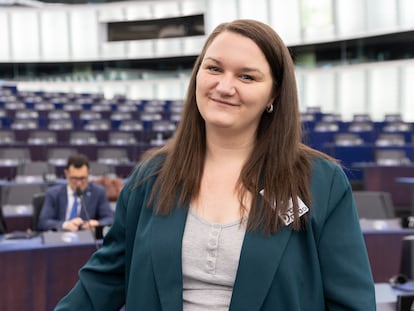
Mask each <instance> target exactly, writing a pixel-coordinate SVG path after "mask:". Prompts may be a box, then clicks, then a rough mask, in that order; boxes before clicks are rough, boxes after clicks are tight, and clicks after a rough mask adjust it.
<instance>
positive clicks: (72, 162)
mask: <svg viewBox="0 0 414 311" xmlns="http://www.w3.org/2000/svg"><path fill="white" fill-rule="evenodd" d="M84 165H86V166H87V168H88V169H89V160H88V157H87V156H86V155H84V154H73V155H71V156H69V158H68V162H67V164H66V169H69V167H71V166H73V167H75V168H80V167H82V166H84Z"/></svg>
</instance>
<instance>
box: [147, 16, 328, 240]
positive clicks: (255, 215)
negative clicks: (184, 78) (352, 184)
mask: <svg viewBox="0 0 414 311" xmlns="http://www.w3.org/2000/svg"><path fill="white" fill-rule="evenodd" d="M225 31H228V32H233V33H237V34H240V35H242V36H245V37H247V38H250V39H251V40H253V41H254V42H255V43H256V44H257V46H258V47H259V48H260V50H261V51H262V52H263V54H264V55H265V57H266V60H267V62H268V63H269V67H270V68H271V73H272V78H273V92H274V98H275V99H274V102H273V106H274V110H273V112H272V113H267V112H264V113H263V115H262V118H261V121H260V123H259V126H258V129H257V137H256V145H255V148H254V150H253V152H252V154H250V156H249V158H248V160H247V161H246V163H245V164H244V167H243V168H242V171H241V173H240V177H239V187H238V189H240V193H239V197H240V202H243V197H244V196H245V195H246V193H247V192H249V193H251V194H252V196H253V200H252V206H251V207H250V211H249V218H248V219H249V220H248V224H247V230H256V229H259V228H260V229H262V230H264V231H265V232H267V233H274V232H276V231H277V230H278V229H279V228H280V227H281V225H282V222H281V219H280V218H279V217H278V215H280V214H281V213H283V212H285V211H286V209H287V203H288V202H289V200H290V198H293V209H294V216H295V217H294V222H293V224H292V226H293V228H294V229H295V230H299V229H300V228H301V220H300V218H299V216H298V204H297V200H296V198H297V197H300V198H301V199H302V201H304V202H305V203H306V204H307V205H308V206H309V207H310V205H311V195H310V172H311V162H310V158H311V156H322V157H325V158H329V157H328V156H326V155H324V154H322V153H320V152H318V151H316V150H313V149H311V148H309V147H307V146H305V145H303V144H302V143H301V139H302V131H301V122H300V113H299V105H298V95H297V88H296V79H295V74H294V64H293V61H292V59H291V56H290V53H289V50H288V49H287V47H286V46H285V44H284V43H283V41H282V40H281V38H280V37H279V36H278V35H277V33H276V32H275V31H274V30H273V29H272V28H271V27H269V26H268V25H266V24H263V23H261V22H258V21H254V20H236V21H233V22H230V23H223V24H220V25H219V26H218V27H216V28H215V29H214V31H213V32H212V33H211V34H210V36H209V37H208V38H207V40H206V42H205V45H204V47H203V49H202V51H201V54H200V55H199V56H198V58H197V60H196V62H195V65H194V68H193V71H192V74H191V78H190V81H189V86H188V91H187V96H186V99H185V102H184V109H183V113H182V116H181V121H180V123H179V126H178V128H177V131H176V133H175V136H174V138H173V139H172V140H170V141H169V142H168V144H167V145H166V146H164V147H163V148H161V149H160V150H158V151H157V152H156V153H155V154H154V153H153V154H152V156H155V155H160V154H165V155H166V159H165V162H164V163H163V165H162V167H161V168H160V170H159V172H157V175H158V176H157V179H156V182H155V184H154V188H153V190H152V195H151V200H150V202H156V203H155V204H156V212H157V213H158V214H161V215H166V214H168V213H169V212H170V211H171V209H172V208H173V206H174V202H175V200H177V199H178V201H179V203H180V204H183V203H189V202H190V201H191V199H192V198H195V197H197V195H198V194H199V189H200V183H201V177H202V172H203V167H204V159H205V154H206V134H205V123H204V120H203V118H202V117H201V115H200V113H199V111H198V109H197V105H196V96H195V94H196V75H197V72H198V70H199V68H200V64H201V62H202V60H203V58H204V55H205V53H206V50H207V48H208V47H209V46H210V44H211V42H212V41H213V40H214V39H215V38H216V37H217V36H218V35H219V34H221V33H222V32H225ZM262 189H263V190H264V195H263V199H261V197H262V196H261V195H260V194H259V192H260V190H262ZM302 219H305V218H303V217H302Z"/></svg>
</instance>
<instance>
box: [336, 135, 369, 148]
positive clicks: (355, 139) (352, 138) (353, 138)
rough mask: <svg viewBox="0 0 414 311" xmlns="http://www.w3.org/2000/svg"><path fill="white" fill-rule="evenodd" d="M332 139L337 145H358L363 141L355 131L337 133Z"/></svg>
mask: <svg viewBox="0 0 414 311" xmlns="http://www.w3.org/2000/svg"><path fill="white" fill-rule="evenodd" d="M334 139H335V145H337V146H359V145H362V144H363V143H364V141H363V140H362V138H361V137H359V135H358V134H355V133H338V134H336V135H335V137H334Z"/></svg>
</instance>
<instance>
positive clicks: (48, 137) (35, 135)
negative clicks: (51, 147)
mask: <svg viewBox="0 0 414 311" xmlns="http://www.w3.org/2000/svg"><path fill="white" fill-rule="evenodd" d="M27 143H28V144H32V145H45V144H55V143H57V135H56V132H55V131H48V130H37V131H32V132H30V134H29V137H28V139H27Z"/></svg>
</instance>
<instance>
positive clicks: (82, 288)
mask: <svg viewBox="0 0 414 311" xmlns="http://www.w3.org/2000/svg"><path fill="white" fill-rule="evenodd" d="M125 188H127V187H125ZM127 200H128V193H127V191H126V190H123V191H122V192H121V195H120V196H119V198H118V201H117V206H116V213H115V219H114V223H113V225H112V227H111V229H110V230H109V232H108V233H107V234H106V236H105V238H104V241H103V245H102V247H101V248H100V249H99V250H97V251H96V252H95V253H94V254H93V255H92V256H91V258H90V259H89V260H88V262H87V263H86V264H85V265H84V266H83V267H82V268H81V270H80V271H79V280H78V282H77V283H76V284H75V286H74V287H73V288H72V290H71V291H70V292H69V293H68V294H67V295H66V296H65V297H63V298H62V300H61V301H60V302H59V303H58V305H57V306H56V307H55V309H54V310H55V311H59V310H65V311H71V310H73V311H77V310H85V311H86V310H91V311H92V310H108V311H110V310H114V311H115V310H116V311H119V309H120V308H121V307H122V306H123V305H124V303H125V260H124V255H125V219H126V202H127Z"/></svg>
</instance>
